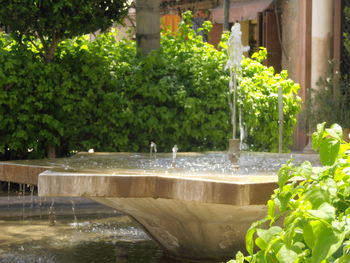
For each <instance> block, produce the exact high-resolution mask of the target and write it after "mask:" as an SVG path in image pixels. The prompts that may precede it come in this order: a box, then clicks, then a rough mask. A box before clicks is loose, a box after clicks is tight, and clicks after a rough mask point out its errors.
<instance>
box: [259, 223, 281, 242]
mask: <svg viewBox="0 0 350 263" xmlns="http://www.w3.org/2000/svg"><path fill="white" fill-rule="evenodd" d="M282 231H283V230H282V228H281V227H279V226H273V227H270V228H269V229H262V228H258V229H257V234H258V236H259V237H260V238H261V239H262V240H264V241H265V242H266V243H269V242H270V241H271V240H272V239H273V238H274V237H275V236H276V235H278V234H280V233H281V232H282Z"/></svg>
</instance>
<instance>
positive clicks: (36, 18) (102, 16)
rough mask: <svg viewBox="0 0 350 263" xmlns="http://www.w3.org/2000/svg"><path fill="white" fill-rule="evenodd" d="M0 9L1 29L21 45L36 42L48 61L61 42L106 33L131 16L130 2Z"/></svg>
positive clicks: (9, 2) (5, 3)
mask: <svg viewBox="0 0 350 263" xmlns="http://www.w3.org/2000/svg"><path fill="white" fill-rule="evenodd" d="M0 5H1V9H0V25H2V26H5V27H6V28H7V29H8V30H9V31H11V34H12V36H13V37H15V39H16V40H17V41H18V42H19V43H21V42H28V41H30V42H32V43H33V45H34V46H35V47H36V48H37V51H38V52H40V53H41V54H42V55H43V57H44V58H45V59H46V60H47V61H51V60H52V59H53V56H54V52H55V49H56V48H57V45H58V44H59V42H60V41H62V40H64V39H67V38H72V37H76V36H79V35H83V34H87V33H93V32H96V31H97V30H106V29H107V28H109V27H110V26H111V25H112V24H113V22H115V21H116V22H118V21H120V20H121V19H122V18H123V17H124V16H125V15H126V12H127V0H108V1H106V0H103V1H102V0H88V1H87V0H77V1H69V0H60V1H41V0H15V1H13V0H0ZM37 39H39V40H40V43H41V45H40V44H39V43H37V42H36V40H37Z"/></svg>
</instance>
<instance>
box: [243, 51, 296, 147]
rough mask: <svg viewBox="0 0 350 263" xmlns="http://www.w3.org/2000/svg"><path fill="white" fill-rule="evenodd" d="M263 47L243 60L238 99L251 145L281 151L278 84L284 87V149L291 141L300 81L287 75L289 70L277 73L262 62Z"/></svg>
mask: <svg viewBox="0 0 350 263" xmlns="http://www.w3.org/2000/svg"><path fill="white" fill-rule="evenodd" d="M266 55H267V51H266V49H264V48H260V50H259V51H258V52H256V53H254V54H253V55H252V58H245V59H244V60H243V61H242V74H241V75H242V76H241V78H240V81H239V82H240V84H239V85H240V90H239V92H238V94H239V103H240V108H241V109H242V118H243V122H244V125H245V127H246V129H247V136H248V137H247V144H248V145H249V148H250V149H253V150H259V151H274V152H277V151H278V125H279V124H278V88H279V87H282V90H283V112H284V122H283V150H284V151H287V150H288V147H289V146H290V145H291V143H292V137H293V136H292V135H293V131H294V127H295V124H296V121H297V120H296V115H297V114H298V112H299V111H300V104H301V99H300V98H299V97H298V96H297V92H298V90H299V85H298V84H296V83H294V81H292V80H291V79H288V73H287V71H285V70H283V71H281V73H280V74H275V72H274V69H273V68H272V67H269V68H267V67H266V66H264V65H263V64H262V62H263V61H264V60H265V59H266Z"/></svg>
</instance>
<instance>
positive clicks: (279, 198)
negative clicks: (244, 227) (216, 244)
mask: <svg viewBox="0 0 350 263" xmlns="http://www.w3.org/2000/svg"><path fill="white" fill-rule="evenodd" d="M313 147H314V149H315V150H317V149H319V150H320V160H321V162H322V164H323V165H325V166H324V167H322V168H313V167H312V166H311V164H310V163H309V162H304V163H303V164H302V165H301V166H295V165H293V164H292V163H291V162H289V163H287V164H286V165H284V166H283V167H282V168H281V169H280V171H279V174H278V175H279V181H278V185H279V188H278V189H277V190H275V193H274V194H273V195H272V197H271V199H270V200H269V201H268V203H267V205H268V215H267V216H266V217H265V218H264V219H262V220H261V221H258V222H256V223H254V224H253V225H252V226H251V228H250V229H249V230H248V232H247V235H246V247H247V251H248V253H249V254H250V255H249V256H247V257H244V256H242V253H239V254H238V255H237V258H236V260H232V261H230V262H231V263H233V262H245V261H247V262H256V263H259V262H264V263H265V262H281V263H282V262H283V263H304V262H305V263H327V262H334V263H341V262H349V260H350V209H349V207H350V144H349V143H346V142H345V141H343V140H342V129H341V127H340V126H339V125H337V124H334V125H332V126H331V127H330V128H329V129H325V123H323V124H319V125H318V127H317V131H316V132H315V133H314V134H313ZM300 176H301V177H303V178H304V180H303V181H301V179H300ZM297 181H299V183H298V182H297ZM266 226H267V227H266ZM255 246H256V247H257V250H255ZM254 250H255V251H254Z"/></svg>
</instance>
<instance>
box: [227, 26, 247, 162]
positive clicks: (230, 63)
mask: <svg viewBox="0 0 350 263" xmlns="http://www.w3.org/2000/svg"><path fill="white" fill-rule="evenodd" d="M241 35H242V32H241V25H240V24H239V23H235V24H234V25H233V27H232V29H231V35H230V37H229V39H228V41H227V54H228V60H227V63H226V67H225V68H226V69H228V70H229V71H230V84H229V100H228V103H229V107H230V111H231V125H232V139H230V140H229V156H230V159H231V162H232V163H234V164H236V163H238V160H239V151H240V149H241V148H242V146H241V144H240V143H241V142H242V141H243V139H244V138H243V134H244V132H243V131H244V128H243V125H242V115H241V111H240V112H239V128H240V132H241V136H240V137H241V138H240V139H241V140H238V139H236V126H237V125H236V122H237V116H236V110H237V105H236V104H237V76H238V74H239V73H240V70H241V62H242V56H243V52H247V51H249V46H246V47H245V46H243V45H242V40H241Z"/></svg>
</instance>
